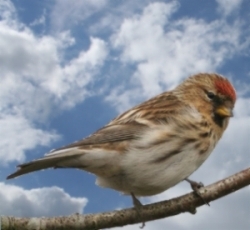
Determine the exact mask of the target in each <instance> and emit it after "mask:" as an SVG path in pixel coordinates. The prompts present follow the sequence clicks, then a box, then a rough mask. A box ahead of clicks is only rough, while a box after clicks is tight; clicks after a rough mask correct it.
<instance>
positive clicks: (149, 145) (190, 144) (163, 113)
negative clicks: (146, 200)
mask: <svg viewBox="0 0 250 230" xmlns="http://www.w3.org/2000/svg"><path fill="white" fill-rule="evenodd" d="M235 100H236V93H235V90H234V88H233V86H232V85H231V84H230V82H229V81H228V80H227V79H226V78H224V77H222V76H220V75H218V74H207V73H204V74H197V75H194V76H191V77H189V78H188V79H186V80H185V81H184V82H183V83H182V84H180V85H179V86H177V87H176V89H174V90H172V91H168V92H164V93H162V94H160V95H158V96H156V97H154V98H152V99H150V100H148V101H146V102H143V103H142V104H140V105H138V106H135V107H134V108H132V109H130V110H128V111H127V112H125V113H123V114H121V115H120V116H118V117H116V118H115V119H114V120H112V121H111V122H110V123H108V124H107V125H106V126H104V127H103V128H101V129H99V130H98V131H96V132H95V133H94V134H92V135H90V136H89V137H87V138H85V139H83V140H80V141H78V142H75V143H73V144H70V145H68V146H65V147H62V148H59V149H56V150H53V151H52V152H50V153H49V154H46V155H45V157H44V158H41V159H38V160H35V161H32V162H29V163H26V164H21V165H19V166H18V167H19V169H18V170H17V171H16V172H15V173H13V174H11V175H10V176H8V179H10V178H14V177H17V176H20V175H22V174H25V173H29V172H32V171H36V170H40V169H45V168H79V169H82V170H85V171H88V172H91V173H94V174H95V175H96V176H97V184H98V185H100V186H103V187H108V188H112V189H115V190H118V191H121V192H123V193H125V194H131V193H132V194H134V195H136V196H150V195H155V194H158V193H160V192H163V191H164V190H166V189H168V188H170V187H172V186H174V185H176V184H177V183H179V182H180V181H182V180H184V179H185V178H187V177H189V176H190V175H191V174H192V173H193V172H194V171H195V170H196V169H198V168H199V167H200V165H201V164H202V163H203V162H204V161H205V160H206V159H207V157H208V156H209V155H210V153H211V152H212V150H213V149H214V147H215V145H216V144H217V142H218V140H219V139H220V138H221V136H222V134H223V132H224V131H225V129H226V127H227V125H228V121H229V117H230V116H232V110H233V107H234V103H235Z"/></svg>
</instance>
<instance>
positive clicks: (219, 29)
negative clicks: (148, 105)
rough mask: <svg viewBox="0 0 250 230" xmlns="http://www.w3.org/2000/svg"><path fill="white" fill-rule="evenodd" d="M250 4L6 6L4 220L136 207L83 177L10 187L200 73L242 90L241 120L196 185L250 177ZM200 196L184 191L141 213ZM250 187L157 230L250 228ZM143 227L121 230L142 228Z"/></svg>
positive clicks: (2, 7)
mask: <svg viewBox="0 0 250 230" xmlns="http://www.w3.org/2000/svg"><path fill="white" fill-rule="evenodd" d="M249 9H250V1H248V0H210V1H200V0H188V1H185V0H179V1H177V0H176V1H174V0H169V1H153V0H151V1H150V0H138V1H132V0H126V1H108V0H82V1H79V0H63V1H62V0H61V1H60V0H53V1H51V0H44V1H38V0H26V1H22V0H13V1H10V0H0V70H1V74H0V137H1V138H0V180H1V181H0V203H1V205H0V213H1V215H14V216H19V217H21V216H37V217H39V216H57V215H68V214H72V213H74V212H82V213H97V212H103V211H111V210H114V209H119V208H126V207H130V206H131V199H130V197H125V196H122V195H120V194H119V193H118V192H116V191H112V190H109V189H103V188H99V187H97V186H96V185H95V177H94V176H93V175H90V174H88V173H84V172H80V171H78V170H73V169H72V170H70V169H64V170H46V171H41V172H36V173H32V174H28V175H25V176H23V177H19V178H17V179H14V180H10V181H6V180H5V178H6V176H7V175H8V174H10V173H12V172H13V171H14V170H15V166H16V165H17V164H18V163H22V162H24V161H29V160H32V159H34V158H38V157H41V156H42V155H43V154H44V153H46V152H48V151H49V150H51V149H53V148H57V147H60V146H62V145H65V144H69V143H71V142H73V141H75V140H79V139H81V138H83V137H85V136H87V135H89V134H91V133H92V132H94V131H95V130H96V129H98V128H100V127H101V126H103V125H105V124H106V123H107V122H109V121H110V120H111V119H112V118H113V117H115V116H116V115H117V114H119V113H120V112H122V111H125V110H126V109H128V108H129V107H131V106H133V105H135V104H137V103H139V102H141V101H143V100H146V99H148V98H150V97H152V96H154V95H156V94H158V93H160V92H162V91H164V90H168V89H170V88H173V87H174V86H176V85H177V84H179V83H180V82H181V81H182V80H183V79H185V78H186V77H188V76H189V75H191V74H194V73H197V72H218V73H220V74H223V75H225V76H227V77H228V78H229V79H230V80H231V81H232V82H233V84H234V85H235V88H236V89H237V95H238V100H237V104H236V108H235V117H234V118H233V119H232V120H231V123H230V125H229V128H228V129H227V131H226V133H225V134H224V136H223V138H222V140H221V141H220V143H219V144H218V146H217V147H216V149H215V151H214V152H213V154H212V155H211V157H210V158H209V159H208V160H207V161H206V163H205V164H204V165H202V167H201V168H200V169H199V170H198V171H197V172H195V173H194V174H193V175H192V176H191V177H190V178H192V179H194V180H197V181H202V182H203V183H204V184H210V183H213V182H215V181H217V180H219V179H223V178H225V177H227V176H229V175H231V174H234V173H236V172H238V171H240V170H242V169H245V168H247V167H249V165H250V160H249V149H250V142H249V136H250V51H249V50H250V26H249V21H250V14H249ZM187 192H190V187H189V185H188V184H187V183H185V182H182V183H180V184H179V185H177V186H175V187H174V188H171V189H169V190H168V191H166V192H164V193H163V194H160V195H157V196H154V197H148V198H143V199H142V202H143V203H150V202H155V201H159V200H163V199H170V198H173V197H176V196H178V195H181V194H185V193H187ZM249 194H250V189H249V187H248V188H245V189H242V190H240V191H238V192H235V193H234V194H231V195H229V196H227V197H225V198H222V199H220V200H218V201H215V202H212V203H211V206H210V207H208V206H204V207H201V208H199V209H198V212H197V214H196V215H191V214H182V215H179V216H176V217H173V218H168V219H163V220H157V221H154V222H150V223H147V226H146V228H147V229H149V230H151V229H152V230H153V229H165V228H166V229H169V230H172V229H176V230H183V229H185V230H189V229H190V230H191V229H207V230H208V229H215V230H223V229H227V230H233V229H239V230H247V229H249V226H250V219H249V215H250V195H249ZM138 226H139V225H134V226H128V227H125V228H123V229H129V230H132V229H133V230H134V229H138Z"/></svg>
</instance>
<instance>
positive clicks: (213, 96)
mask: <svg viewBox="0 0 250 230" xmlns="http://www.w3.org/2000/svg"><path fill="white" fill-rule="evenodd" d="M207 97H208V98H209V99H210V100H213V99H214V98H215V94H214V93H213V92H207Z"/></svg>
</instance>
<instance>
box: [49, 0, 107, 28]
mask: <svg viewBox="0 0 250 230" xmlns="http://www.w3.org/2000/svg"><path fill="white" fill-rule="evenodd" d="M106 4H107V0H85V1H78V0H64V1H60V0H56V1H55V5H54V7H53V10H52V12H51V24H52V28H53V30H56V31H61V30H64V29H65V28H69V27H70V26H72V25H75V24H78V23H80V22H81V21H83V20H84V19H86V18H88V17H89V16H91V15H92V14H94V13H95V12H97V11H99V10H100V9H102V8H103V7H104V6H105V5H106Z"/></svg>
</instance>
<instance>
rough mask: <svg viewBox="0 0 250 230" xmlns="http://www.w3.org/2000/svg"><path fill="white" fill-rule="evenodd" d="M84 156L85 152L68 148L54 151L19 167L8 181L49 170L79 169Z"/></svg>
mask: <svg viewBox="0 0 250 230" xmlns="http://www.w3.org/2000/svg"><path fill="white" fill-rule="evenodd" d="M83 155H84V152H83V151H82V150H80V149H78V148H68V149H62V150H56V151H52V152H51V153H49V154H46V155H45V156H44V157H43V158H40V159H37V160H34V161H31V162H28V163H25V164H21V165H18V166H17V167H18V169H17V171H16V172H14V173H13V174H10V175H9V176H8V177H7V179H12V178H15V177H18V176H21V175H23V174H26V173H30V172H34V171H38V170H41V169H47V168H68V167H70V168H78V167H81V165H79V164H80V162H81V161H79V158H80V157H81V156H83Z"/></svg>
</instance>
